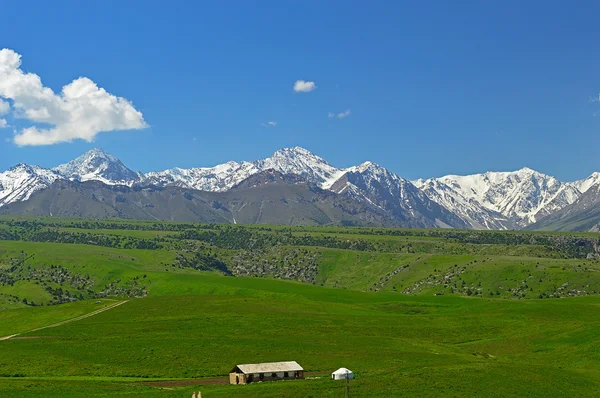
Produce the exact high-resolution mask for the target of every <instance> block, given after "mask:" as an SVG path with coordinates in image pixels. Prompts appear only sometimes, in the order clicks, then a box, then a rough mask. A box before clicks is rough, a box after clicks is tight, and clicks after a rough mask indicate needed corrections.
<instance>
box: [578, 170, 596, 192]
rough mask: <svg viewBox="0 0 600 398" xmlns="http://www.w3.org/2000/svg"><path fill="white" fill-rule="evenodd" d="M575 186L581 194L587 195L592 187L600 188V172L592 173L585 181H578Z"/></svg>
mask: <svg viewBox="0 0 600 398" xmlns="http://www.w3.org/2000/svg"><path fill="white" fill-rule="evenodd" d="M573 185H574V186H575V187H576V188H577V189H578V190H579V191H580V192H581V193H585V192H587V191H588V190H589V189H590V188H592V187H595V186H600V173H598V172H595V173H592V174H591V175H590V176H589V177H588V178H586V179H585V180H580V181H576V182H574V183H573Z"/></svg>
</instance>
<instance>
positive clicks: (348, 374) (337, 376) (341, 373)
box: [331, 368, 354, 380]
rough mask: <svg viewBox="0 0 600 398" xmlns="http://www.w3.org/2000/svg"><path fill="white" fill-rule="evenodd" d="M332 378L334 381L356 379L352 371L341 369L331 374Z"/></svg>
mask: <svg viewBox="0 0 600 398" xmlns="http://www.w3.org/2000/svg"><path fill="white" fill-rule="evenodd" d="M331 378H332V379H333V380H346V378H348V379H354V372H352V371H351V370H350V369H346V368H339V369H338V370H336V371H335V372H333V373H332V374H331Z"/></svg>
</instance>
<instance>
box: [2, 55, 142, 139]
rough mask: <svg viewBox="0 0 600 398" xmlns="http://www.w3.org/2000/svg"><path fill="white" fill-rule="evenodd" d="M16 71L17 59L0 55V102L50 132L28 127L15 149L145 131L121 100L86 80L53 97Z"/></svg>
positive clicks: (33, 78) (18, 136)
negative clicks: (117, 132) (6, 102)
mask: <svg viewBox="0 0 600 398" xmlns="http://www.w3.org/2000/svg"><path fill="white" fill-rule="evenodd" d="M20 67H21V55H20V54H17V53H16V52H14V51H13V50H10V49H6V48H5V49H3V50H0V97H4V98H8V99H11V100H12V101H13V108H14V110H13V114H14V117H16V118H22V119H27V120H29V121H31V122H32V123H34V124H37V123H44V124H48V125H50V126H51V127H39V126H35V125H34V126H31V127H27V128H24V129H22V130H20V131H17V132H16V134H15V137H14V142H15V143H16V144H17V145H20V146H25V145H52V144H57V143H60V142H70V141H73V140H77V139H82V140H85V141H93V140H94V138H95V137H96V135H97V134H98V133H100V132H104V131H114V130H131V129H142V128H145V127H148V125H147V124H146V122H145V121H144V118H143V116H142V113H141V112H140V111H138V110H136V109H135V108H134V107H133V105H132V104H131V103H130V102H129V101H128V100H127V99H125V98H122V97H117V96H115V95H113V94H110V93H108V92H106V90H104V89H103V88H99V87H98V86H97V85H96V83H94V82H93V81H92V80H90V79H88V78H86V77H80V78H78V79H75V80H73V81H72V82H71V83H69V84H67V85H66V86H64V87H63V88H62V91H61V92H60V93H58V94H56V93H54V91H52V89H50V88H48V87H45V86H44V85H43V84H42V81H41V79H40V77H39V76H38V75H36V74H34V73H25V72H23V71H22V70H21V68H20Z"/></svg>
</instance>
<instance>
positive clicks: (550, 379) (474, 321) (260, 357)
mask: <svg viewBox="0 0 600 398" xmlns="http://www.w3.org/2000/svg"><path fill="white" fill-rule="evenodd" d="M13 219H15V220H17V221H18V222H23V221H27V222H30V223H35V225H33V226H32V225H16V224H15V225H13V226H9V225H8V222H9V220H13ZM40 225H41V226H40ZM48 226H51V227H52V228H55V227H58V228H59V229H60V230H61V231H68V232H78V233H85V234H93V235H101V236H107V235H111V236H126V237H131V238H136V239H154V238H159V239H161V242H165V245H164V248H162V249H160V250H140V249H122V248H113V247H101V246H93V245H89V244H63V243H51V242H29V241H27V240H26V239H25V238H26V236H27V233H29V232H31V231H35V230H39V229H40V228H42V229H43V228H48ZM186 228H201V229H202V230H207V229H211V230H212V231H214V232H216V233H219V231H222V228H229V227H221V226H201V225H197V224H183V223H178V224H170V223H155V222H147V221H144V222H138V221H130V220H125V221H123V220H109V221H103V222H96V221H93V220H90V222H87V223H82V220H75V219H55V218H44V219H33V218H18V219H16V218H14V217H0V229H1V230H3V231H17V230H19V231H21V232H22V233H23V236H24V237H25V238H24V239H23V240H19V241H0V278H5V279H0V337H3V336H8V335H12V334H20V335H19V336H18V337H19V338H17V339H10V340H5V341H0V396H1V397H29V396H31V397H33V396H40V395H43V396H46V397H63V396H69V397H73V396H75V397H77V396H82V397H84V396H85V397H87V396H102V397H113V396H119V397H121V396H123V397H128V396H131V397H138V396H139V397H142V396H156V397H181V396H191V394H192V393H193V392H197V391H202V392H203V396H207V397H238V396H239V397H242V396H243V397H291V396H302V397H342V396H344V391H343V383H340V382H333V381H331V380H329V379H328V377H327V374H328V373H330V372H331V371H333V370H335V369H337V368H339V367H342V366H344V367H348V368H350V369H352V370H353V371H355V372H356V373H357V374H358V376H359V377H358V378H357V379H356V380H353V381H352V382H351V388H352V389H351V392H352V396H381V397H390V396H457V397H472V396H486V397H487V396H530V397H531V396H533V397H538V396H539V397H547V396H580V397H585V396H597V391H599V390H600V349H599V348H598V347H600V335H599V334H598V330H600V329H599V328H600V318H599V317H598V316H597V315H596V314H598V312H599V310H600V295H598V293H599V292H600V262H599V261H598V260H586V259H584V258H581V256H580V257H577V256H576V255H574V254H573V253H577V252H576V251H572V252H571V251H568V250H564V248H560V247H559V248H558V249H557V248H556V247H551V246H544V245H540V244H537V243H535V242H534V241H533V240H534V238H535V237H536V236H544V237H546V236H548V234H547V233H543V234H541V233H530V232H526V233H524V232H518V231H517V232H513V231H507V232H502V233H500V232H467V231H456V232H457V233H458V235H460V236H462V237H461V238H460V239H463V238H464V237H465V236H467V238H469V239H471V238H473V237H475V238H477V237H478V236H479V235H477V234H489V236H491V237H497V236H500V237H501V238H502V239H500V240H499V241H502V242H507V241H508V242H510V239H507V237H508V238H510V237H518V238H522V237H523V236H524V235H523V234H527V238H528V239H529V237H531V239H532V243H527V244H509V243H502V244H499V243H498V244H495V243H494V244H489V243H488V244H481V243H464V242H459V241H458V240H457V239H455V238H453V237H445V236H444V235H443V234H444V233H445V232H446V231H440V230H410V231H408V230H384V229H373V228H338V227H324V228H315V227H299V228H289V227H281V226H247V227H245V228H247V229H248V230H250V231H252V233H253V234H255V235H253V237H255V236H256V234H258V235H260V236H262V235H267V236H270V235H274V236H278V235H277V234H284V235H285V234H290V233H291V234H292V235H296V236H303V235H305V234H310V235H314V236H316V237H319V238H323V237H329V238H335V239H336V240H341V241H365V242H369V243H370V244H377V245H380V246H377V247H378V249H377V250H371V249H370V250H371V251H358V250H345V249H336V248H331V247H319V246H310V247H306V246H290V245H287V244H281V243H278V242H276V243H273V244H272V245H270V246H269V247H267V248H261V249H258V250H254V249H252V250H250V249H248V250H247V251H246V250H245V249H240V248H239V247H233V246H231V247H230V246H228V245H230V244H231V245H233V243H235V242H233V243H232V242H225V244H224V245H221V246H219V245H217V244H216V243H215V242H212V244H211V242H208V241H203V242H200V241H183V240H179V239H177V238H176V237H177V236H178V233H179V232H177V231H169V230H175V229H186ZM234 228H235V227H234ZM405 232H406V233H410V234H413V235H411V236H404V235H399V236H396V235H394V234H403V233H405ZM452 232H454V231H452ZM461 234H462V235H461ZM498 234H499V235H498ZM503 234H505V235H503ZM458 235H457V236H458ZM486 236H488V235H486ZM551 236H552V237H555V238H556V239H557V240H558V241H560V240H562V239H574V240H573V242H575V243H573V244H579V243H581V242H580V241H577V239H581V240H584V239H590V238H591V237H597V236H598V235H597V234H596V235H593V234H551ZM471 240H473V241H476V240H477V239H471ZM485 241H486V242H487V240H485ZM82 243H85V242H82ZM243 243H245V242H242V246H243ZM236 244H240V243H239V242H238V243H236ZM371 247H372V246H371ZM557 247H558V246H557ZM381 248H384V249H385V250H383V249H381ZM567 249H568V248H567ZM195 251H198V252H203V253H210V255H211V256H216V257H215V258H218V259H219V260H220V261H223V262H224V263H225V264H230V263H231V261H232V259H233V258H234V257H236V256H238V257H239V256H246V257H247V258H250V259H252V260H251V262H250V263H251V264H250V266H252V265H253V264H252V262H260V261H263V260H268V261H269V262H270V263H271V264H276V266H281V267H283V268H285V269H288V268H286V267H290V264H299V263H301V262H299V261H298V258H297V257H298V256H301V255H310V256H314V258H315V261H316V263H317V265H318V266H317V267H316V271H315V272H316V274H315V276H314V280H311V283H300V282H296V281H293V280H290V281H282V280H276V279H271V278H267V277H255V278H249V277H231V276H223V275H221V274H220V273H219V272H217V271H197V270H194V269H191V268H180V267H178V266H177V264H178V262H177V259H178V258H179V257H181V256H183V255H187V256H191V255H192V254H193V253H194V252H195ZM288 257H293V258H292V259H291V260H290V259H289V258H288ZM288 260H289V261H288ZM290 269H291V267H290ZM52 270H55V271H54V273H52V272H51V271H52ZM42 271H44V272H48V273H49V274H48V275H51V276H48V277H47V279H45V280H41V279H39V278H38V279H36V278H37V277H36V275H38V273H39V272H42ZM7 275H8V276H7ZM11 276H18V277H19V278H20V279H18V280H16V281H13V282H11V281H10V279H6V278H8V277H11ZM292 278H293V276H292ZM3 281H4V282H3ZM81 281H89V283H88V284H87V285H86V287H85V289H78V287H77V284H78V283H82V282H81ZM86 283H87V282H86ZM133 285H139V286H142V287H143V289H144V294H140V295H141V296H145V297H143V298H136V297H134V296H136V295H137V294H133V293H131V290H129V289H130V288H131V286H133ZM109 286H113V287H114V286H116V287H118V289H116V290H112V291H110V293H109V294H108V296H109V298H107V299H98V298H96V297H98V296H99V295H101V292H103V291H105V290H106V289H107V288H108V287H109ZM59 288H60V289H62V290H63V291H69V292H70V294H71V297H78V296H77V295H78V294H80V293H85V294H84V298H86V299H85V300H80V301H76V302H72V303H69V304H61V305H54V306H48V305H47V304H49V303H50V302H51V300H52V299H53V297H52V294H51V292H52V291H54V290H56V289H59ZM467 292H470V293H467ZM469 294H470V295H471V296H470V297H469V296H468V295H469ZM569 295H579V296H581V297H568V296H569ZM14 296H16V297H18V299H14ZM540 296H542V297H545V298H544V299H539V297H540ZM549 296H560V297H561V298H560V299H557V298H554V299H549V298H547V297H549ZM22 299H26V300H27V302H29V303H31V302H35V303H36V304H44V306H35V307H32V306H29V305H25V304H24V303H23V300H22ZM117 299H118V300H122V299H128V300H129V302H127V303H126V304H123V305H121V306H119V307H115V308H113V309H110V310H108V311H105V312H102V313H99V314H97V315H94V316H92V317H88V318H85V319H81V320H78V321H75V322H71V323H66V324H63V325H60V326H57V327H52V328H48V329H41V330H36V331H33V330H34V329H38V328H40V327H44V326H49V325H52V324H55V323H57V322H61V321H65V320H69V319H73V318H76V317H79V316H81V315H84V314H88V313H90V312H92V311H95V310H97V309H99V308H102V307H105V306H107V305H110V304H113V303H115V301H114V300H117ZM97 301H100V303H99V304H98V303H97ZM27 337H30V338H27ZM283 360H296V361H298V362H299V363H300V364H301V365H303V366H304V368H305V369H306V371H307V372H309V376H310V377H309V378H307V379H306V380H301V381H285V382H275V383H257V384H253V385H248V386H231V385H228V384H225V385H215V384H209V383H206V382H204V383H203V382H202V381H200V382H199V383H200V384H199V385H197V386H187V387H177V386H172V387H169V388H159V387H152V386H149V385H146V384H140V382H143V381H150V380H164V379H186V380H187V379H200V380H202V379H206V378H226V376H227V373H228V372H229V370H230V369H231V368H232V367H233V366H234V365H235V364H238V363H252V362H266V361H283Z"/></svg>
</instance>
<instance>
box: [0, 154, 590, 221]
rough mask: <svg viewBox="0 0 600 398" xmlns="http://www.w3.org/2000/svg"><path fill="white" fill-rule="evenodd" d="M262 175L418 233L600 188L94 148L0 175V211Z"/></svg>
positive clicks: (514, 176) (545, 205) (554, 204)
mask: <svg viewBox="0 0 600 398" xmlns="http://www.w3.org/2000/svg"><path fill="white" fill-rule="evenodd" d="M266 171H276V172H278V173H281V174H282V175H295V176H298V177H299V179H301V180H302V181H306V182H307V183H310V184H312V185H314V186H316V187H318V188H319V189H322V190H326V191H331V192H334V193H336V194H338V195H344V196H345V197H347V198H349V200H352V201H356V202H360V203H363V204H365V205H369V206H374V207H376V208H378V209H380V210H381V211H383V212H384V213H387V214H388V215H389V216H390V217H391V218H393V219H395V220H397V221H398V220H401V221H400V222H401V223H403V224H404V225H408V226H413V225H414V226H424V227H451V228H470V229H520V228H525V227H528V226H529V225H533V224H536V223H538V222H540V221H541V220H543V219H544V218H546V217H550V216H552V215H553V214H556V213H557V212H559V211H561V210H562V209H565V208H567V207H569V206H572V205H573V204H574V203H576V202H577V201H578V200H579V199H580V198H581V197H582V196H584V195H585V194H586V193H587V192H593V194H590V195H587V196H586V197H589V196H593V195H595V192H596V190H595V187H600V173H598V172H596V173H593V174H591V175H590V176H589V177H587V178H586V179H583V180H579V181H574V182H561V181H559V180H558V179H556V178H554V177H552V176H549V175H546V174H543V173H540V172H538V171H535V170H533V169H530V168H527V167H523V168H521V169H519V170H516V171H513V172H493V171H489V172H486V173H480V174H472V175H466V176H459V175H447V176H443V177H439V178H429V179H419V180H413V181H409V180H407V179H404V178H402V177H400V176H398V175H396V174H395V173H393V172H391V171H389V170H387V169H385V168H384V167H382V166H380V165H378V164H376V163H374V162H371V161H367V162H363V163H362V164H360V165H358V166H352V167H348V168H337V167H335V166H333V165H331V164H330V163H328V162H327V161H326V160H325V159H323V158H322V157H320V156H317V155H315V154H313V153H312V152H310V151H308V150H307V149H304V148H302V147H292V148H283V149H280V150H278V151H276V152H275V153H273V155H272V156H270V157H267V158H264V159H259V160H255V161H241V162H237V161H229V162H226V163H222V164H219V165H216V166H213V167H197V168H190V169H182V168H172V169H167V170H163V171H158V172H149V173H141V172H135V171H133V170H131V169H129V168H128V167H127V166H125V164H123V162H122V161H121V160H119V159H118V158H116V157H114V156H112V155H110V154H108V153H107V152H105V151H103V150H102V149H100V148H94V149H92V150H90V151H88V152H86V153H84V154H83V155H81V156H79V157H77V158H76V159H74V160H72V161H70V162H67V163H65V164H62V165H59V166H57V167H55V168H52V169H45V168H42V167H39V166H29V165H25V164H20V165H17V166H15V167H13V168H11V169H9V170H7V171H5V172H3V173H0V207H2V206H6V205H8V204H10V203H14V202H21V201H25V200H28V199H30V198H31V197H32V196H34V195H36V194H38V193H39V192H41V191H43V190H45V189H48V188H49V187H50V186H51V185H52V184H53V183H54V182H55V181H57V180H68V181H72V182H79V183H84V182H88V181H99V182H101V183H103V184H106V185H124V186H128V187H132V186H134V185H137V186H157V187H177V188H182V189H191V190H195V191H205V192H227V191H229V190H231V189H233V188H234V187H236V186H238V185H239V184H241V183H242V182H243V181H245V180H247V179H248V178H249V177H251V176H254V175H258V174H261V173H264V172H266ZM297 183H300V182H299V181H298V182H297ZM599 195H600V194H599ZM586 200H587V202H588V203H589V202H590V201H592V200H590V199H586ZM592 202H593V201H592ZM594 203H595V202H594Z"/></svg>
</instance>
